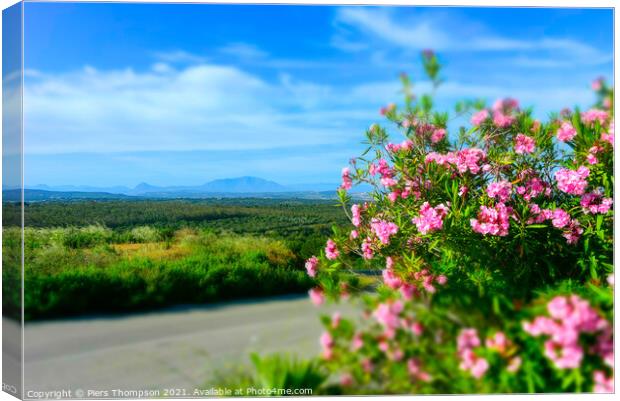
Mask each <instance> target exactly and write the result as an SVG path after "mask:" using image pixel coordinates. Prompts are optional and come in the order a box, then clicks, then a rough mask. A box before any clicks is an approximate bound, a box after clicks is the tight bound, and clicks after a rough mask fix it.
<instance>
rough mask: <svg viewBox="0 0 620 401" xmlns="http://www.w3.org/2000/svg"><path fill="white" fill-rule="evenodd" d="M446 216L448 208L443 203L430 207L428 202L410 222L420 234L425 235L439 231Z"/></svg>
mask: <svg viewBox="0 0 620 401" xmlns="http://www.w3.org/2000/svg"><path fill="white" fill-rule="evenodd" d="M447 214H448V208H447V207H446V206H445V205H444V204H443V203H440V204H439V205H437V206H435V207H431V205H430V204H429V203H428V202H424V203H423V204H422V207H421V208H420V215H419V216H418V217H415V218H413V219H412V220H411V221H412V222H413V224H415V225H416V227H417V228H418V231H419V232H420V233H421V234H423V235H426V234H427V233H429V232H430V231H437V230H441V228H442V227H443V219H444V217H446V215H447Z"/></svg>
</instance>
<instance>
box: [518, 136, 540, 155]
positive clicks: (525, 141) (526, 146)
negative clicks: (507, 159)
mask: <svg viewBox="0 0 620 401" xmlns="http://www.w3.org/2000/svg"><path fill="white" fill-rule="evenodd" d="M535 145H536V141H535V140H534V138H532V137H531V136H527V135H523V134H518V135H517V137H516V138H515V153H517V154H520V155H522V154H525V153H532V152H533V151H534V149H535V148H536V146H535Z"/></svg>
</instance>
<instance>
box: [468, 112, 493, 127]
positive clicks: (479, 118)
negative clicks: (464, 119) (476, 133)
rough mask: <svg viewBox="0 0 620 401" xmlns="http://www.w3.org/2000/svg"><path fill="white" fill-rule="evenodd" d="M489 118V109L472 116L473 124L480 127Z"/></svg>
mask: <svg viewBox="0 0 620 401" xmlns="http://www.w3.org/2000/svg"><path fill="white" fill-rule="evenodd" d="M488 118H489V111H488V110H487V109H482V110H480V111H479V112H477V113H475V114H474V115H473V116H471V123H472V125H474V126H476V127H479V126H480V125H481V124H482V123H483V122H485V121H486V120H487V119H488Z"/></svg>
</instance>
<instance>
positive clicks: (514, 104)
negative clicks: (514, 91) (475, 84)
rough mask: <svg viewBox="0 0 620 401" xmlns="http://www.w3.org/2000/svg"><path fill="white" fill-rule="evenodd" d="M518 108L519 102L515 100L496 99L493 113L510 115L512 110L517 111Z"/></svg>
mask: <svg viewBox="0 0 620 401" xmlns="http://www.w3.org/2000/svg"><path fill="white" fill-rule="evenodd" d="M518 108H519V101H518V100H517V99H512V98H509V97H507V98H505V99H497V100H496V101H495V103H493V111H502V112H505V113H510V112H511V111H513V110H517V109H518Z"/></svg>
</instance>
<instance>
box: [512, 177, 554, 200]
mask: <svg viewBox="0 0 620 401" xmlns="http://www.w3.org/2000/svg"><path fill="white" fill-rule="evenodd" d="M516 191H517V193H518V194H519V195H521V196H523V199H525V200H527V201H530V200H532V198H536V197H537V196H539V195H541V194H545V195H546V196H549V195H551V188H550V186H549V184H547V183H546V182H544V181H543V180H541V179H540V178H538V177H533V178H531V179H529V180H528V181H526V183H525V186H518V187H517V189H516Z"/></svg>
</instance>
